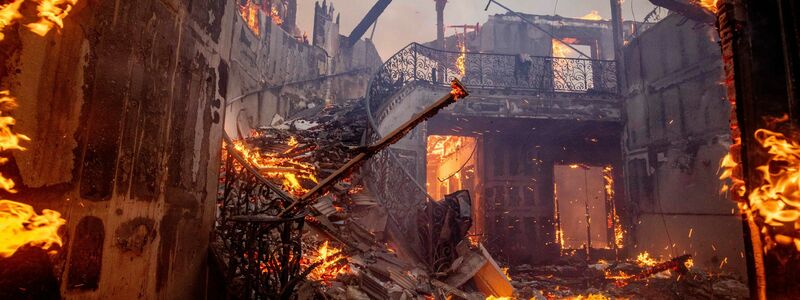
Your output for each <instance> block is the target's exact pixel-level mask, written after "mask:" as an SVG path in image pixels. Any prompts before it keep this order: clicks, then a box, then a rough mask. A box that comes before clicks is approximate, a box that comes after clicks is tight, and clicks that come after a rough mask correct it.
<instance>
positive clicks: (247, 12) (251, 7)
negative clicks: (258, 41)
mask: <svg viewBox="0 0 800 300" xmlns="http://www.w3.org/2000/svg"><path fill="white" fill-rule="evenodd" d="M259 11H260V9H259V7H258V4H256V3H255V2H253V1H252V0H247V3H246V4H245V5H239V14H240V15H241V16H242V20H244V22H245V23H246V24H247V27H249V28H250V30H252V31H253V33H254V34H255V35H256V36H260V35H261V27H260V26H259V24H258V12H259Z"/></svg>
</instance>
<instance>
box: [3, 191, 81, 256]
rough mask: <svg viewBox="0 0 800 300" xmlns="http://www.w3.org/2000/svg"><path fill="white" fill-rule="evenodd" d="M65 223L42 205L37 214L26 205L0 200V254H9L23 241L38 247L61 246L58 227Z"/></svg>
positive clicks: (24, 243) (57, 214)
mask: <svg viewBox="0 0 800 300" xmlns="http://www.w3.org/2000/svg"><path fill="white" fill-rule="evenodd" d="M66 223H67V221H66V220H64V219H62V218H61V213H59V212H57V211H54V210H49V209H43V210H42V214H41V215H39V214H36V212H35V211H34V210H33V207H32V206H30V205H27V204H24V203H19V202H14V201H10V200H0V257H9V256H11V255H13V254H14V252H16V251H17V249H19V248H20V247H22V246H25V245H31V246H34V247H39V248H42V249H50V248H51V247H52V246H53V245H59V246H61V245H62V244H63V241H62V240H61V237H60V236H59V235H58V228H59V227H61V225H64V224H66Z"/></svg>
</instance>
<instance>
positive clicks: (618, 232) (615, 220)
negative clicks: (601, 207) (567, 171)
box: [603, 166, 625, 249]
mask: <svg viewBox="0 0 800 300" xmlns="http://www.w3.org/2000/svg"><path fill="white" fill-rule="evenodd" d="M613 172H614V168H613V167H611V166H606V167H604V168H603V180H604V181H605V191H606V199H607V201H608V202H609V203H611V213H610V214H609V215H608V220H607V226H608V228H613V229H614V246H615V247H616V248H617V249H622V247H623V246H624V244H625V243H624V241H625V240H624V239H625V229H623V228H622V223H620V220H619V215H618V214H617V206H616V204H615V203H614V173H613Z"/></svg>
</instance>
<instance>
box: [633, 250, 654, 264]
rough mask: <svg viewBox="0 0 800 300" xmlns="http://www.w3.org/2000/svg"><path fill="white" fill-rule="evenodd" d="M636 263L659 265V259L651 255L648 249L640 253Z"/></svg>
mask: <svg viewBox="0 0 800 300" xmlns="http://www.w3.org/2000/svg"><path fill="white" fill-rule="evenodd" d="M636 263H637V264H638V265H639V266H642V267H652V266H655V265H657V264H658V261H657V260H655V259H654V258H652V257H650V253H647V251H645V252H642V253H639V255H638V256H636Z"/></svg>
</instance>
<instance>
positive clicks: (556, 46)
mask: <svg viewBox="0 0 800 300" xmlns="http://www.w3.org/2000/svg"><path fill="white" fill-rule="evenodd" d="M572 53H573V50H572V49H570V48H569V47H567V46H566V45H565V44H564V42H562V41H559V40H556V39H553V57H558V58H566V57H567V56H569V55H571V54H572Z"/></svg>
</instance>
